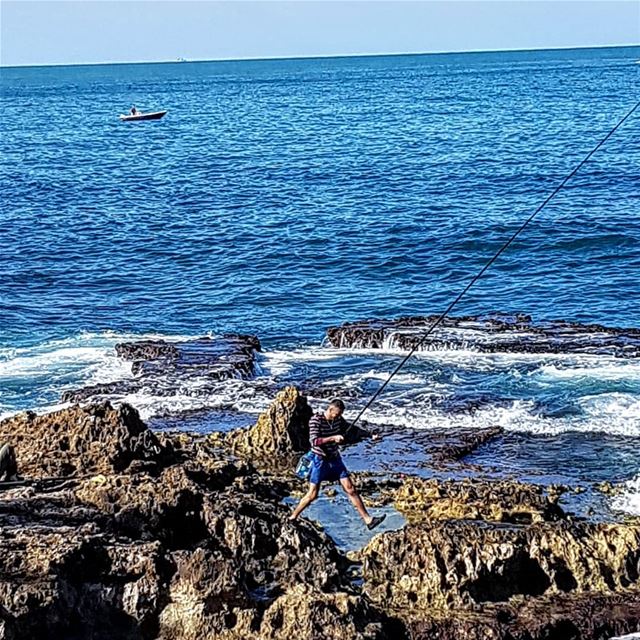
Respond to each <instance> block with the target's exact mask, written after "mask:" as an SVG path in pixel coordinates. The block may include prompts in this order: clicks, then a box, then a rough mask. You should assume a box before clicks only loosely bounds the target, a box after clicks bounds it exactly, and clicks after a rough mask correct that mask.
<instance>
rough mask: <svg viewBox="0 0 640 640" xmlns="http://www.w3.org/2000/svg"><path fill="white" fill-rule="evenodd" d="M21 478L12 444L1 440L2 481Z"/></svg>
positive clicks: (0, 472) (0, 468)
mask: <svg viewBox="0 0 640 640" xmlns="http://www.w3.org/2000/svg"><path fill="white" fill-rule="evenodd" d="M15 480H20V476H18V464H17V462H16V453H15V451H14V450H13V447H12V446H11V445H10V444H4V443H2V442H0V482H13V481H15Z"/></svg>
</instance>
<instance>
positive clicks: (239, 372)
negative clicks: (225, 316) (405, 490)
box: [62, 334, 260, 402]
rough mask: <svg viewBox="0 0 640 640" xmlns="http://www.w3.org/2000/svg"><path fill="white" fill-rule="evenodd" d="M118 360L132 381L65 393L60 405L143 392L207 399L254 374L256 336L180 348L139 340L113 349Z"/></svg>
mask: <svg viewBox="0 0 640 640" xmlns="http://www.w3.org/2000/svg"><path fill="white" fill-rule="evenodd" d="M115 349H116V353H117V354H118V356H119V357H121V358H123V359H125V360H130V361H131V362H132V364H131V373H132V374H133V376H134V377H131V378H126V379H124V380H116V381H114V382H109V383H105V384H97V385H91V386H87V387H83V388H82V389H76V390H73V391H67V392H65V393H64V394H63V396H62V401H63V402H86V401H99V400H103V399H113V398H117V397H122V396H126V395H131V394H135V393H139V392H141V391H144V392H145V393H146V394H150V395H155V396H172V395H175V394H178V393H180V392H184V389H185V388H188V390H189V394H190V395H203V396H206V395H209V394H210V393H211V391H212V385H213V384H215V383H216V382H219V381H220V380H228V379H230V378H241V379H248V378H250V377H252V376H253V374H254V370H255V358H256V353H257V352H258V351H260V341H259V340H258V338H256V337H255V336H250V335H241V334H230V335H224V336H221V337H216V338H210V337H204V338H198V339H196V340H185V341H183V342H172V343H169V342H166V341H164V340H143V341H140V342H125V343H121V344H117V345H116V347H115Z"/></svg>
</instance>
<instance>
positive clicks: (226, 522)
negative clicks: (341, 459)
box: [0, 318, 640, 640]
mask: <svg viewBox="0 0 640 640" xmlns="http://www.w3.org/2000/svg"><path fill="white" fill-rule="evenodd" d="M458 320H460V319H456V321H458ZM515 321H517V322H518V323H520V325H523V327H524V325H525V324H526V323H527V322H528V320H527V319H526V318H519V319H518V318H516V319H515V320H514V322H515ZM461 322H462V321H461ZM491 322H492V323H495V322H497V321H496V320H495V319H494V320H492V321H491ZM500 322H506V321H505V320H504V319H503V320H501V321H500ZM410 324H411V323H410ZM414 324H415V323H414ZM459 325H460V322H458V326H459ZM491 326H492V327H493V324H491ZM496 326H497V325H496ZM345 327H346V328H345V329H344V330H343V331H344V333H343V334H342V337H340V338H339V341H340V342H344V341H345V340H347V337H345V336H350V337H349V338H348V339H349V340H352V341H353V340H356V338H357V340H360V339H361V337H362V335H364V334H361V333H358V332H361V329H358V332H356V333H354V332H353V331H352V330H351V329H350V328H349V327H348V326H345ZM494 328H495V327H494ZM521 328H522V327H521ZM492 330H493V329H492ZM497 330H500V329H496V331H497ZM510 330H511V329H509V331H510ZM505 331H507V330H506V329H505ZM583 333H585V332H583ZM609 333H610V336H609V337H610V338H611V341H609V338H607V340H605V342H608V344H607V345H606V346H607V348H613V349H614V351H615V350H618V349H622V348H624V345H623V344H622V342H626V346H627V347H628V346H629V340H630V341H631V342H633V341H634V340H636V337H635V335H633V336H632V335H625V336H620V335H619V334H616V333H615V332H609ZM356 334H357V335H356ZM336 335H337V334H334V335H333V337H332V333H331V332H329V337H330V339H331V340H333V339H338V338H336ZM357 336H360V337H357ZM367 339H369V338H367ZM598 339H600V338H598ZM570 342H571V344H574V345H575V340H574V338H571V341H570ZM614 343H615V344H614ZM368 346H373V344H372V343H371V342H370V343H369V344H368ZM259 349H260V343H259V341H258V340H257V338H254V337H252V336H226V337H224V338H223V339H222V340H213V339H209V338H203V339H200V340H195V341H189V342H185V343H177V344H169V343H166V342H162V341H153V342H149V341H147V342H142V343H127V344H124V345H120V346H119V347H118V353H119V355H120V356H121V357H123V358H125V359H127V360H129V361H131V362H132V373H133V374H134V376H133V377H132V378H131V379H130V380H125V381H120V382H116V383H112V384H110V385H99V386H94V387H87V388H85V389H80V390H77V391H75V392H70V393H69V394H67V396H66V398H65V399H66V400H69V401H73V402H78V401H84V400H90V401H91V402H90V403H89V404H86V405H84V406H79V405H73V406H71V407H69V408H67V409H63V410H60V411H56V412H53V413H49V414H45V415H36V414H35V413H32V412H26V413H22V414H18V415H16V416H14V417H12V418H8V419H6V420H3V421H1V422H0V441H3V442H10V443H11V444H12V445H13V446H14V447H15V449H16V453H17V457H18V461H19V467H20V472H21V473H22V474H23V475H24V476H25V478H26V479H27V480H26V481H24V482H17V483H13V484H10V483H5V484H4V485H3V484H0V530H1V533H2V535H1V537H0V640H17V639H22V638H25V639H26V638H29V639H33V640H39V639H45V638H46V639H56V638H61V639H69V640H76V639H78V640H80V639H88V640H103V639H104V640H106V639H107V638H109V639H111V638H123V639H131V640H138V639H139V640H156V639H157V640H168V639H171V640H192V639H193V640H196V639H198V640H200V639H209V638H221V639H229V640H236V639H237V640H240V639H241V638H242V639H245V638H254V639H256V640H266V639H267V638H269V639H270V638H276V639H277V638H283V639H284V638H287V640H289V639H290V638H291V637H298V638H312V639H316V638H318V639H319V638H332V639H333V638H335V639H342V638H355V639H362V640H365V639H366V640H373V639H383V638H393V640H402V639H406V640H432V639H438V640H454V639H456V640H466V639H468V640H481V639H482V640H489V639H490V640H609V639H610V638H612V637H614V636H617V635H621V634H626V633H631V632H635V631H640V524H639V523H637V522H633V521H628V522H624V523H622V522H606V523H605V522H595V521H590V520H586V519H583V518H578V517H576V516H575V515H572V514H571V513H569V512H568V511H567V510H566V508H565V507H563V494H564V493H565V492H566V491H568V488H567V487H563V486H555V485H553V486H540V485H533V484H527V483H523V482H516V481H512V480H497V479H493V480H490V479H486V478H481V477H478V476H477V475H474V474H472V473H471V474H469V475H468V476H467V477H462V476H460V475H456V474H453V475H452V476H451V475H449V474H448V471H449V470H451V469H452V468H456V465H457V466H460V465H464V459H465V457H466V456H468V455H470V454H471V453H473V452H474V451H475V450H476V449H477V448H479V447H482V446H484V445H486V444H487V443H489V442H491V441H492V440H494V439H496V438H500V437H502V430H501V429H499V428H497V427H496V428H485V429H476V430H473V431H470V430H464V429H462V430H459V431H451V430H448V431H447V432H446V433H445V432H442V433H440V432H438V430H437V429H436V430H434V431H432V432H430V433H429V438H428V442H427V441H425V442H424V443H423V442H421V441H416V442H414V443H413V444H414V446H415V448H416V450H418V449H419V452H418V453H419V456H418V457H419V458H420V464H421V465H422V466H424V467H426V468H428V470H429V471H430V473H431V476H430V477H424V476H423V475H417V474H411V473H402V474H401V473H398V472H397V471H394V470H393V469H389V470H387V471H382V472H381V471H380V470H378V471H377V472H375V473H368V472H356V473H354V474H353V475H354V478H355V481H356V483H357V484H358V486H359V487H360V491H361V493H362V495H363V496H364V498H365V501H368V503H369V504H370V505H373V506H375V507H380V506H384V507H385V508H388V509H394V510H395V511H396V512H397V513H398V514H401V515H402V517H403V518H404V521H405V524H404V526H402V527H401V528H400V529H398V530H396V531H383V532H380V533H378V534H377V535H374V536H373V537H372V538H370V539H369V541H368V542H367V544H365V545H364V546H363V547H362V548H359V549H357V550H352V551H350V552H349V553H345V550H344V549H342V548H340V546H339V545H337V544H336V543H335V542H334V540H332V539H331V537H330V536H328V535H327V534H326V533H325V532H324V531H323V530H322V528H321V527H320V528H319V527H318V526H317V525H316V524H314V523H312V522H310V521H308V520H305V519H303V520H302V521H297V522H290V521H289V520H288V516H289V514H290V508H289V507H288V506H287V505H285V504H284V502H283V500H285V499H286V498H287V497H290V496H292V495H293V496H296V495H299V494H300V491H301V490H302V488H303V485H302V483H301V482H300V481H298V480H297V479H296V478H295V477H294V476H293V473H292V469H293V467H294V465H295V462H296V460H297V458H298V456H299V455H300V453H301V452H302V451H304V450H306V448H307V442H308V421H309V418H310V416H311V414H312V407H311V406H310V405H309V402H308V400H307V398H306V397H305V395H304V394H303V393H302V392H301V390H300V389H298V388H297V387H295V386H288V387H285V388H283V389H280V390H279V391H275V390H274V396H275V397H274V399H273V402H272V403H271V405H270V406H269V407H268V408H267V410H266V411H264V412H263V413H262V415H260V417H259V418H258V420H257V421H256V422H255V424H253V425H252V426H249V427H245V428H240V429H234V430H231V431H228V432H225V433H220V432H217V433H212V434H209V435H204V434H195V433H188V432H184V431H177V432H166V431H153V430H151V429H149V428H148V426H147V425H146V424H145V423H144V422H143V421H142V420H141V419H140V416H139V414H138V412H137V411H136V410H135V409H134V408H133V407H131V406H129V405H127V404H120V405H119V406H112V404H110V402H109V401H108V399H105V398H108V397H109V396H110V395H111V394H116V395H117V394H118V393H120V392H122V391H123V389H124V390H125V391H127V392H132V391H135V389H137V388H141V387H143V386H144V385H152V386H154V385H155V387H156V391H157V392H158V393H160V394H161V393H162V389H163V388H164V389H166V390H167V393H169V392H170V388H171V386H172V385H175V384H179V383H180V381H181V380H184V379H189V378H190V377H192V376H198V378H199V379H202V378H203V377H204V379H209V380H211V382H212V384H213V383H215V381H218V380H221V379H228V378H234V377H235V378H247V377H250V376H251V375H252V372H253V371H254V369H255V367H256V361H255V354H256V352H257V351H258V350H259ZM163 385H165V386H164V387H163ZM205 386H206V385H205ZM205 391H206V389H205ZM315 408H316V409H317V408H318V407H315ZM384 442H386V446H393V445H394V440H393V433H391V432H390V433H389V434H388V437H387V439H386V440H383V443H384ZM330 491H332V490H331V489H329V492H330Z"/></svg>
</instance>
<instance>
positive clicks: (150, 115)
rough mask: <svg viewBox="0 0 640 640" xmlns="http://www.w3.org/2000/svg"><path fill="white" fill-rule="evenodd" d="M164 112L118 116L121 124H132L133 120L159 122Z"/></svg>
mask: <svg viewBox="0 0 640 640" xmlns="http://www.w3.org/2000/svg"><path fill="white" fill-rule="evenodd" d="M165 113H167V112H166V111H153V112H152V113H136V114H132V113H129V114H128V115H123V114H120V120H122V121H123V122H133V121H135V120H160V118H162V116H164V115H165Z"/></svg>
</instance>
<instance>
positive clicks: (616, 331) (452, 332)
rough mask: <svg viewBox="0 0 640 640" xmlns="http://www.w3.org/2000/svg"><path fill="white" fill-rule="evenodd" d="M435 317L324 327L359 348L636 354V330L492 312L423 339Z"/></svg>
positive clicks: (338, 342) (451, 321) (448, 323)
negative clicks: (539, 320) (544, 320)
mask: <svg viewBox="0 0 640 640" xmlns="http://www.w3.org/2000/svg"><path fill="white" fill-rule="evenodd" d="M437 319H438V316H437V315H433V316H414V317H404V318H398V319H396V320H369V321H364V322H347V323H345V324H343V325H341V326H339V327H331V328H329V329H328V330H327V339H328V341H329V343H330V344H331V345H332V346H334V347H347V348H361V349H382V348H388V349H402V350H407V351H408V350H410V349H413V348H419V349H424V350H429V349H445V348H449V349H472V350H475V351H479V352H483V353H493V352H513V353H591V354H606V355H613V356H617V357H625V358H638V357H640V330H639V329H623V328H616V327H605V326H602V325H595V324H579V323H573V322H567V321H564V320H556V321H547V322H536V321H534V320H533V319H532V318H531V316H529V315H525V314H506V313H494V314H487V315H478V316H461V317H447V318H445V319H444V320H443V322H442V323H441V324H440V325H439V326H438V327H437V328H436V329H435V330H434V331H433V333H431V334H430V335H429V336H428V337H427V338H424V334H425V333H426V332H427V330H428V329H429V328H430V327H431V326H432V325H433V324H434V323H435V321H436V320H437Z"/></svg>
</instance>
